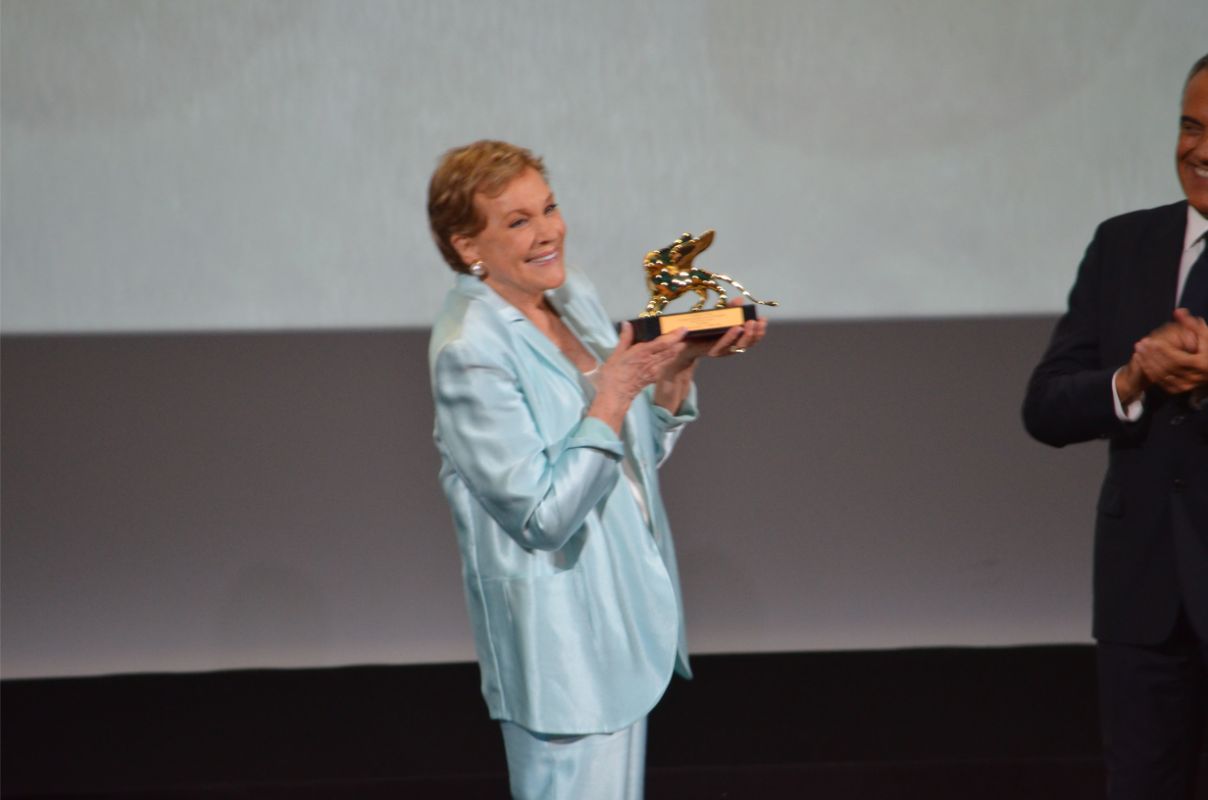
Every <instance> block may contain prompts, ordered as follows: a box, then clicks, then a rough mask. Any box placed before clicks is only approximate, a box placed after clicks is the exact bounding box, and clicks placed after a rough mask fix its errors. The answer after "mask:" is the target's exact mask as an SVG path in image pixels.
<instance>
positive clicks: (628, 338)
mask: <svg viewBox="0 0 1208 800" xmlns="http://www.w3.org/2000/svg"><path fill="white" fill-rule="evenodd" d="M687 333H688V331H687V329H685V328H680V329H679V330H676V331H672V332H671V333H664V334H663V335H662V336H660V337H658V338H657V339H652V340H651V341H649V342H639V343H637V344H634V342H633V325H631V324H630V323H628V322H622V323H621V334H620V339H619V340H618V342H617V347H616V349H615V350H613V351H612V355H610V356H609V357H608V360H607V361H605V362H604V363H603V364H601V365H600V371H599V374H598V376H597V378H596V382H595V383H596V397H595V400H593V401H592V404H591V407H590V408H588V409H587V414H588V416H592V417H597V418H599V419H601V420H603V421H604V422H605V423H607V424H608V426H609V427H610V428H612V429H613V430H614V431H616V432H617V433H618V434H620V432H621V425H622V424H624V422H625V414H626V412H628V411H629V405H630V404H631V403H632V402H633V398H634V397H636V396H637V394H638V392H640V391H642V389H644V388H646V387H647V386H649V385H650V384H652V383H654V382H655V381H656V380H657V379H658V378H659V376H660V375H661V374H662V372H663V370H664V369H665V368H666V367H667V366H668V365H669V364H670V363H671V362H672V361H674V360H675V359H676V358H678V357H679V356H680V354H681V353H682V352H683V350H684V347H685V346H686V345H685V344H684V336H685V335H686V334H687Z"/></svg>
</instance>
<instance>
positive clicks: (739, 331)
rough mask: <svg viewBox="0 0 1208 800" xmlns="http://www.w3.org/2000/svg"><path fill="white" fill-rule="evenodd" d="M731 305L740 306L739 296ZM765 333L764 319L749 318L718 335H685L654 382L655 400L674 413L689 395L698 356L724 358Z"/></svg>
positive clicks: (734, 353) (742, 348)
mask: <svg viewBox="0 0 1208 800" xmlns="http://www.w3.org/2000/svg"><path fill="white" fill-rule="evenodd" d="M730 305H731V306H741V305H742V300H731V301H730ZM767 333H768V321H767V320H766V319H749V320H747V321H746V322H744V323H743V324H742V325H735V326H734V327H733V328H730V329H729V330H728V331H726V332H725V333H723V334H722V335H721V336H720V337H718V338H717V339H686V340H685V341H684V349H683V350H682V351H681V352H680V354H679V355H678V356H677V357H676V358H675V359H674V360H672V361H671V362H670V363H669V364H668V365H667V366H666V367H665V368H664V369H663V373H662V375H661V377H660V378H659V380H658V381H657V382H656V383H655V390H654V401H655V403H657V404H658V405H660V406H662V407H663V408H665V409H667V410H668V411H671V412H672V413H676V411H677V409H679V407H680V403H682V402H683V399H684V398H685V397H687V395H688V387H689V386H690V385H691V383H692V374H693V373H694V372H695V371H696V362H697V361H698V360H699V359H701V358H725V357H727V356H736V355H739V354H741V353H745V352H747V351H748V350H750V349H751V348H752V347H754V346H755V345H757V344H759V342H760V341H762V340H763V337H764V336H766V335H767Z"/></svg>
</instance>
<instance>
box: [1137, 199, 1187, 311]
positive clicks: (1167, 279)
mask: <svg viewBox="0 0 1208 800" xmlns="http://www.w3.org/2000/svg"><path fill="white" fill-rule="evenodd" d="M1186 224H1187V205H1186V204H1185V203H1176V204H1175V205H1173V206H1170V210H1169V211H1168V212H1167V213H1166V214H1164V215H1163V216H1162V219H1161V221H1160V222H1159V223H1158V225H1156V226H1155V227H1154V229H1153V231H1152V233H1151V234H1150V235H1151V236H1152V237H1153V239H1152V241H1151V242H1143V243H1142V245H1141V247H1140V248H1139V249H1138V252H1140V253H1145V254H1146V256H1147V261H1146V263H1144V264H1142V265H1141V269H1140V271H1139V273H1138V279H1137V280H1136V281H1134V282H1133V291H1135V292H1136V293H1137V294H1136V307H1137V309H1138V310H1139V311H1140V312H1141V315H1142V317H1141V318H1142V320H1143V321H1144V324H1145V325H1147V326H1148V327H1147V328H1146V330H1145V331H1144V333H1148V332H1149V331H1151V330H1153V329H1154V328H1156V327H1158V326H1159V325H1162V324H1163V323H1166V322H1169V321H1170V319H1171V315H1172V314H1173V313H1174V302H1175V291H1176V289H1177V287H1178V283H1179V261H1180V260H1181V259H1182V257H1183V232H1184V229H1185V228H1186Z"/></svg>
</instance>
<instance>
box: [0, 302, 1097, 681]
mask: <svg viewBox="0 0 1208 800" xmlns="http://www.w3.org/2000/svg"><path fill="white" fill-rule="evenodd" d="M1052 321H1053V320H1052V319H1051V318H1047V317H1046V318H1039V317H1038V318H1013V319H967V320H930V321H908V322H902V321H884V322H875V321H874V322H844V323H820V324H810V323H790V324H778V325H775V326H774V327H773V330H772V335H771V336H770V337H769V339H768V341H767V342H766V343H765V345H764V346H762V347H761V348H759V349H758V350H756V351H753V352H752V353H750V354H748V355H746V356H743V357H741V358H731V359H727V360H725V361H723V362H717V363H709V364H706V365H705V366H704V367H702V369H701V375H700V379H699V382H700V388H701V397H702V409H703V415H702V419H701V420H700V421H699V422H697V423H696V424H694V425H693V427H692V428H691V429H690V430H689V431H688V432H687V433H686V434H685V437H684V438H683V439H682V440H681V445H680V449H679V450H678V451H677V452H676V454H675V456H674V457H673V458H672V460H671V461H670V462H669V463H668V464H667V465H666V466H665V467H664V470H663V487H664V493H665V495H666V498H667V501H668V505H669V506H670V511H671V517H672V523H673V526H674V528H675V531H676V537H677V542H678V546H679V550H680V557H681V562H682V568H683V578H684V584H685V593H686V600H687V605H688V618H689V620H688V621H689V627H690V629H689V639H690V643H691V644H692V646H693V648H694V650H696V651H698V652H724V651H766V650H813V649H830V648H862V647H897V646H911V645H942V644H978V645H985V644H991V645H993V644H1010V643H1023V642H1071V641H1083V640H1085V639H1086V638H1087V635H1088V631H1089V610H1088V609H1089V594H1090V579H1089V563H1090V528H1091V508H1092V504H1093V498H1094V493H1095V491H1096V487H1097V483H1098V479H1099V473H1100V471H1101V465H1102V461H1103V457H1104V455H1103V450H1102V446H1100V445H1088V446H1083V447H1079V448H1072V449H1069V450H1065V451H1055V450H1051V449H1048V448H1045V447H1043V446H1041V445H1039V444H1036V443H1033V442H1031V441H1030V440H1028V439H1027V437H1026V435H1025V434H1024V433H1023V431H1022V429H1021V426H1020V423H1019V413H1018V407H1019V401H1020V398H1021V395H1022V390H1023V385H1024V382H1025V380H1026V377H1027V374H1028V371H1029V369H1030V367H1031V365H1032V363H1033V362H1034V361H1035V360H1036V358H1037V357H1038V356H1039V353H1040V351H1041V350H1042V348H1043V345H1044V342H1045V340H1046V338H1047V336H1048V332H1049V329H1050V328H1051V325H1052ZM2 342H3V351H2V355H0V358H2V364H3V385H2V409H0V420H2V424H3V459H2V460H3V464H2V476H0V479H2V489H3V505H2V507H0V508H2V517H0V524H2V526H3V540H2V541H3V558H2V562H0V563H2V576H0V578H2V583H0V588H2V591H3V604H2V615H3V618H2V628H0V630H2V632H3V668H4V675H5V676H6V677H16V676H32V675H58V674H83V673H99V672H135V671H160V670H178V669H179V670H196V669H211V668H225V667H243V666H289V665H326V664H344V663H370V662H413V661H445V660H461V659H469V658H472V657H473V653H472V647H471V640H470V635H469V629H468V623H467V621H466V617H465V611H464V605H463V601H462V597H461V588H460V578H459V574H458V561H457V552H456V545H455V542H454V537H453V533H452V530H451V525H450V523H449V517H448V513H447V510H446V507H445V504H444V500H443V497H442V496H441V494H440V491H439V488H438V486H437V483H436V477H435V476H436V470H437V461H436V458H435V453H434V450H433V448H432V445H431V423H432V409H431V400H430V397H429V390H428V382H427V365H426V348H427V332H426V331H418V330H389V331H368V332H340V333H288V334H222V335H200V334H198V335H181V336H171V335H158V336H95V337H75V336H36V337H20V336H8V337H4V338H3V340H2Z"/></svg>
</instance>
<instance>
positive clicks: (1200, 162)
mask: <svg viewBox="0 0 1208 800" xmlns="http://www.w3.org/2000/svg"><path fill="white" fill-rule="evenodd" d="M1174 160H1175V166H1176V168H1177V169H1178V171H1179V183H1181V184H1182V185H1183V194H1185V195H1187V202H1188V203H1190V204H1191V205H1192V207H1193V208H1195V209H1196V210H1197V211H1199V212H1200V213H1201V214H1204V215H1205V216H1208V69H1202V70H1200V71H1199V72H1198V73H1196V75H1195V77H1193V78H1192V79H1191V81H1190V82H1189V83H1188V84H1187V91H1186V92H1185V93H1184V94H1183V115H1182V117H1181V118H1180V119H1179V144H1178V146H1177V147H1176V148H1175V151H1174Z"/></svg>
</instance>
